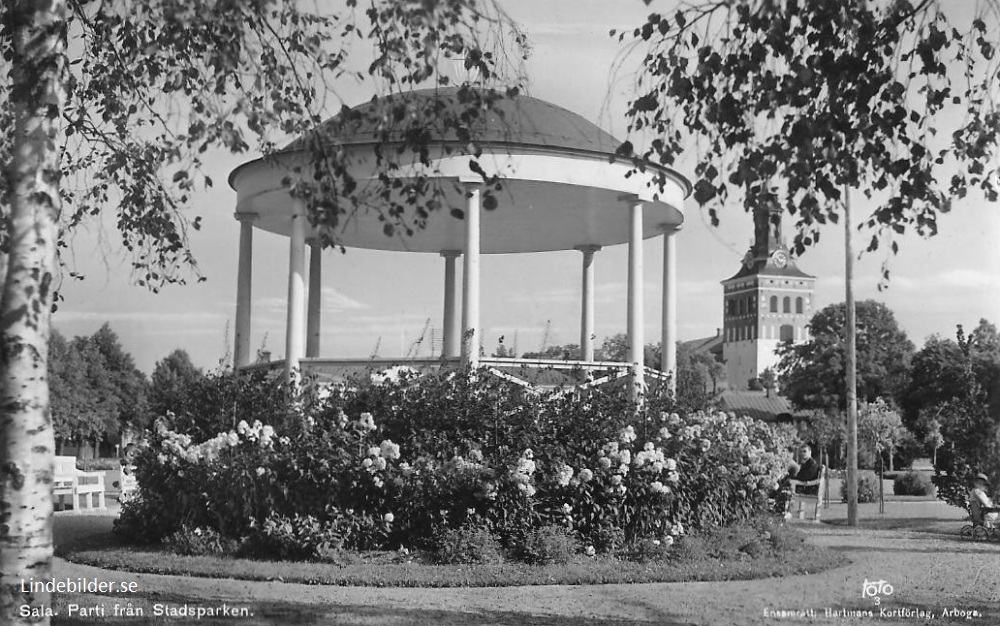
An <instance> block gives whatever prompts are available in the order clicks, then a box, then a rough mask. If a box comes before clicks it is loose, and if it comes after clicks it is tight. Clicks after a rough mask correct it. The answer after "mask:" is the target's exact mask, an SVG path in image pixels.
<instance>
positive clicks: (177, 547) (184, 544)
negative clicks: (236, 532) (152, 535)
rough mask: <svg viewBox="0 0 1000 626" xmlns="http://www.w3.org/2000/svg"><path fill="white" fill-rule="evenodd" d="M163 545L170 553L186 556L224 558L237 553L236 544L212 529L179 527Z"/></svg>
mask: <svg viewBox="0 0 1000 626" xmlns="http://www.w3.org/2000/svg"><path fill="white" fill-rule="evenodd" d="M163 545H164V546H165V547H166V548H167V549H168V550H170V551H171V552H175V553H177V554H184V555H187V556H205V555H216V556H226V555H232V554H235V553H236V551H237V544H236V542H235V541H233V540H232V539H226V538H225V537H223V536H222V535H220V534H219V533H218V531H216V530H215V529H214V528H201V527H197V528H190V527H188V526H181V528H180V530H178V531H177V532H175V533H173V534H172V535H169V536H167V537H166V538H165V539H164V540H163Z"/></svg>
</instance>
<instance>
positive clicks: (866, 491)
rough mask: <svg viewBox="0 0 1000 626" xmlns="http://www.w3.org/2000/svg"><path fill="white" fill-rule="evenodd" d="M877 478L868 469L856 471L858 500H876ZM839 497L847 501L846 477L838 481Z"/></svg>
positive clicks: (877, 490) (877, 491) (877, 492)
mask: <svg viewBox="0 0 1000 626" xmlns="http://www.w3.org/2000/svg"><path fill="white" fill-rule="evenodd" d="M878 494H879V478H878V476H877V475H876V474H875V472H873V471H870V470H859V471H858V502H878ZM840 499H841V500H842V501H844V502H847V479H846V478H845V479H844V481H843V482H841V483H840Z"/></svg>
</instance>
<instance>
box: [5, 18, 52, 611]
mask: <svg viewBox="0 0 1000 626" xmlns="http://www.w3.org/2000/svg"><path fill="white" fill-rule="evenodd" d="M3 26H4V29H5V30H6V31H7V32H8V33H10V34H11V35H12V37H13V43H14V46H13V48H14V49H13V59H12V65H11V67H12V69H11V72H10V78H11V81H10V82H11V87H12V89H11V103H12V104H13V106H14V110H15V114H16V122H15V128H14V146H13V153H12V159H11V162H10V163H9V164H7V171H6V176H7V180H8V182H9V184H10V185H11V194H10V197H11V206H10V207H9V221H8V223H7V225H6V227H7V233H6V234H7V238H6V241H5V242H4V245H5V247H4V249H3V250H0V255H2V256H4V257H5V259H4V261H5V263H3V264H2V266H3V267H4V275H2V276H0V281H2V289H3V291H2V293H0V332H2V339H0V517H2V523H0V623H3V624H27V623H32V624H38V623H42V624H48V623H49V619H48V618H47V617H44V618H42V619H38V618H37V617H21V612H22V610H21V607H22V606H24V605H28V606H30V607H32V608H34V609H37V610H38V611H40V612H41V613H44V610H45V609H46V608H48V607H49V605H50V598H49V597H48V594H31V593H25V592H23V591H22V590H21V581H22V580H24V581H29V580H30V579H32V578H34V579H35V580H43V581H44V580H46V579H48V578H50V577H51V567H52V470H53V451H54V447H55V439H54V436H53V432H52V420H51V416H50V414H49V389H48V378H47V374H46V370H47V365H48V345H49V322H50V317H51V311H52V301H53V296H54V290H55V280H54V276H55V269H56V244H57V238H58V235H59V211H60V206H61V204H60V198H59V177H60V174H59V172H60V170H59V153H58V151H57V148H56V147H57V146H58V145H60V142H59V141H58V139H59V124H60V116H61V112H62V105H63V102H64V99H65V77H66V57H65V50H66V4H65V0H17V1H16V2H14V4H13V6H12V7H11V8H9V9H8V10H7V12H6V13H5V23H4V25H3Z"/></svg>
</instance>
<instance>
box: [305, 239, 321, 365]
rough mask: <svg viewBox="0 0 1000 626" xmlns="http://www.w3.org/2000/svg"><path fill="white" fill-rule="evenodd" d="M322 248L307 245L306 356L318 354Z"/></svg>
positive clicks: (316, 244)
mask: <svg viewBox="0 0 1000 626" xmlns="http://www.w3.org/2000/svg"><path fill="white" fill-rule="evenodd" d="M322 306H323V248H322V247H320V245H319V244H318V243H313V244H311V245H310V246H309V305H308V312H307V313H306V356H307V357H316V356H319V336H320V332H321V331H322V329H321V328H320V326H321V323H320V319H321V317H322V315H323V310H322Z"/></svg>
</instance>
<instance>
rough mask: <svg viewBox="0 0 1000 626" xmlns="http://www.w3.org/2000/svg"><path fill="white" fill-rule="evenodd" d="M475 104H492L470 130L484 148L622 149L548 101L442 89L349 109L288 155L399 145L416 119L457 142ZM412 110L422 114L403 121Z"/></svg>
mask: <svg viewBox="0 0 1000 626" xmlns="http://www.w3.org/2000/svg"><path fill="white" fill-rule="evenodd" d="M476 98H480V99H482V100H483V101H487V102H489V108H488V109H486V110H485V111H484V112H483V115H482V117H481V118H480V119H476V120H470V124H474V125H476V130H475V132H474V135H475V137H476V139H477V141H478V142H479V143H481V144H490V145H517V146H533V147H541V148H549V149H553V150H559V151H561V152H564V151H581V152H591V153H599V154H605V155H609V156H610V155H613V154H614V153H615V150H616V149H617V148H618V146H620V145H621V143H622V142H620V141H618V140H617V139H615V138H614V137H613V136H612V135H610V134H609V133H607V132H605V131H604V130H603V129H601V128H600V127H599V126H597V125H596V124H594V123H593V122H590V121H588V120H587V119H585V118H584V117H583V116H581V115H578V114H576V113H573V112H572V111H568V110H566V109H564V108H562V107H559V106H556V105H554V104H552V103H550V102H545V101H544V100H539V99H537V98H532V97H530V96H526V95H521V94H517V95H505V94H502V93H500V92H496V91H490V90H475V89H468V88H466V89H464V90H463V89H462V88H459V87H440V88H433V89H418V90H415V91H411V92H404V93H396V94H392V95H389V96H386V97H383V98H373V99H372V100H370V101H368V102H365V103H362V104H360V105H358V106H355V107H353V108H351V109H345V110H343V111H341V112H340V113H338V114H337V115H335V116H333V117H332V118H330V119H328V120H327V121H325V122H323V123H322V124H320V125H319V126H318V127H317V128H316V130H315V131H313V132H312V133H309V134H308V135H307V136H306V137H304V138H299V139H296V140H295V141H293V142H292V143H291V144H290V145H289V146H288V147H287V148H285V149H286V150H298V149H302V148H303V147H304V146H305V141H306V140H307V139H308V138H309V137H313V136H315V135H320V136H327V137H328V138H329V139H330V140H331V141H336V142H337V143H339V144H343V145H359V144H375V143H383V142H384V141H386V139H387V138H389V140H392V138H395V139H396V140H399V139H401V138H402V134H403V133H405V132H407V131H409V130H410V128H409V125H408V124H407V121H408V119H412V118H413V117H416V119H419V120H420V122H421V124H423V125H424V126H422V128H421V130H424V131H426V132H427V134H428V135H430V136H431V137H432V138H433V139H432V140H433V141H434V142H449V141H453V142H457V141H460V137H459V135H458V132H457V129H456V128H455V127H454V125H453V124H450V122H453V121H454V120H455V119H457V118H458V117H460V116H461V115H462V114H463V112H465V111H466V110H467V109H468V108H469V103H470V102H475V101H476V100H475V99H476ZM400 105H402V106H400ZM407 109H412V110H415V111H420V112H421V113H422V114H421V115H419V116H406V115H402V114H401V113H405V111H406V110H407ZM428 119H436V120H437V121H438V122H439V125H437V126H436V127H435V126H434V125H432V126H431V127H429V128H427V127H426V123H427V121H428ZM685 182H686V181H685Z"/></svg>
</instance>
